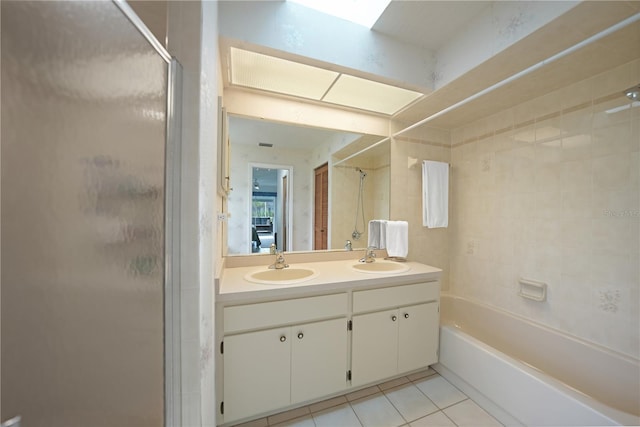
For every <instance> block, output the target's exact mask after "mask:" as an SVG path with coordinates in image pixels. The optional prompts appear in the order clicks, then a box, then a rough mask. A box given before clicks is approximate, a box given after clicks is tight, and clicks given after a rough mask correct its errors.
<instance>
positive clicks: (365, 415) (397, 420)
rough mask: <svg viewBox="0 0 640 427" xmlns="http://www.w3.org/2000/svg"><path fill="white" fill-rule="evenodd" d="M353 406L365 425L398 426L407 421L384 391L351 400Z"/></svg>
mask: <svg viewBox="0 0 640 427" xmlns="http://www.w3.org/2000/svg"><path fill="white" fill-rule="evenodd" d="M351 407H352V408H353V410H354V411H355V413H356V415H357V416H358V419H359V420H360V423H362V425H363V426H364V427H397V426H401V425H403V424H405V423H406V421H405V420H404V418H402V415H400V413H399V412H398V411H397V410H396V408H394V407H393V405H392V404H391V402H389V400H388V399H387V398H386V397H385V396H384V394H382V393H378V394H374V395H373V396H369V397H365V398H363V399H360V400H356V401H355V402H351Z"/></svg>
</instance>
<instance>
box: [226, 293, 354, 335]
mask: <svg viewBox="0 0 640 427" xmlns="http://www.w3.org/2000/svg"><path fill="white" fill-rule="evenodd" d="M347 304H348V297H347V294H346V293H340V294H332V295H323V296H318V297H309V298H298V299H291V300H284V301H272V302H262V303H256V304H246V305H237V306H232V307H225V308H224V333H225V334H228V333H234V332H240V331H245V330H251V329H262V328H269V327H273V326H278V325H286V324H290V323H303V322H309V321H313V320H320V319H328V318H331V317H337V316H346V314H347V312H348V306H347Z"/></svg>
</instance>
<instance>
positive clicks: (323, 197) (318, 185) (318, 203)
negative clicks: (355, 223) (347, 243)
mask: <svg viewBox="0 0 640 427" xmlns="http://www.w3.org/2000/svg"><path fill="white" fill-rule="evenodd" d="M314 171H315V189H314V191H315V196H314V206H315V208H314V216H313V231H314V232H313V249H314V250H320V249H327V234H328V222H329V165H328V164H327V163H325V164H324V165H322V166H320V167H318V168H316V169H315V170H314Z"/></svg>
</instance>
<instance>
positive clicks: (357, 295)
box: [216, 261, 440, 426]
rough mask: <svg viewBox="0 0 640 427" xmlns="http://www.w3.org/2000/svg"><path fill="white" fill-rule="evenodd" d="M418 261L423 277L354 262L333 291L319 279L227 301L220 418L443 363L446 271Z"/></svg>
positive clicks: (221, 311)
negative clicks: (368, 269)
mask: <svg viewBox="0 0 640 427" xmlns="http://www.w3.org/2000/svg"><path fill="white" fill-rule="evenodd" d="M350 262H353V261H350ZM323 267H324V266H323ZM411 267H412V269H415V271H414V272H413V275H414V277H407V276H408V274H407V275H397V276H393V277H390V278H387V277H378V276H373V277H372V278H371V279H368V280H363V277H368V276H363V275H362V273H351V271H352V269H348V270H346V269H345V271H346V272H344V273H341V274H343V275H345V276H346V277H347V278H348V277H354V278H355V280H353V279H352V281H349V280H348V279H347V280H345V281H344V282H339V283H335V284H330V285H331V286H330V287H329V286H327V288H325V289H319V288H320V285H318V287H314V288H313V291H312V292H314V294H312V296H309V292H310V291H311V290H306V289H304V288H303V287H300V288H299V289H296V290H295V292H289V293H288V294H287V296H283V295H282V294H279V295H278V294H277V293H274V294H270V293H266V292H265V293H261V294H259V292H256V293H255V294H252V295H248V296H247V297H245V298H238V297H237V294H236V295H234V297H235V298H234V299H228V300H223V301H218V303H217V304H218V305H217V309H216V311H217V316H218V322H219V323H218V328H219V329H218V336H219V337H220V354H219V355H218V357H219V359H218V361H217V368H218V369H219V370H218V378H219V380H218V381H219V382H218V384H217V390H218V393H217V396H219V399H220V401H219V402H218V403H219V405H220V412H219V415H220V418H219V419H218V420H219V422H220V425H222V426H230V425H234V424H237V423H240V422H244V421H249V420H251V419H252V418H257V417H260V416H265V415H269V414H274V413H277V412H279V411H283V410H287V409H291V408H294V407H296V406H297V405H302V404H307V403H311V402H314V401H319V400H322V399H325V398H329V397H331V396H336V395H339V394H344V393H347V392H349V391H354V390H356V389H358V388H362V387H365V386H367V385H370V384H375V383H378V382H381V381H385V380H388V379H391V378H393V377H398V376H401V375H405V374H407V373H410V372H412V371H417V370H419V369H421V368H426V367H427V366H429V365H431V364H433V363H435V362H437V361H438V332H439V296H440V285H439V281H438V279H439V273H440V270H438V269H435V268H433V267H429V266H424V265H420V264H417V263H416V264H413V265H412V266H411ZM340 268H342V267H340V266H339V265H338V266H337V267H336V269H337V270H339V269H340ZM319 269H320V268H319ZM243 271H246V270H243ZM245 274H246V273H245ZM349 274H353V275H354V276H348V275H349ZM409 274H411V273H409ZM231 277H234V276H231ZM235 280H236V281H237V282H238V283H240V284H243V283H244V282H242V281H241V279H240V278H238V277H237V276H236V277H235ZM243 286H247V285H243ZM310 288H311V287H310ZM290 289H291V288H288V290H290ZM307 289H309V288H307ZM262 295H264V296H262Z"/></svg>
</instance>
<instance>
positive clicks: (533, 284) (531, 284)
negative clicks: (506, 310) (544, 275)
mask: <svg viewBox="0 0 640 427" xmlns="http://www.w3.org/2000/svg"><path fill="white" fill-rule="evenodd" d="M519 283H520V292H518V295H520V296H521V297H522V298H527V299H530V300H534V301H540V302H542V301H546V299H547V284H546V283H542V282H538V281H535V280H529V279H524V278H522V277H521V278H520V280H519Z"/></svg>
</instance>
